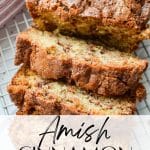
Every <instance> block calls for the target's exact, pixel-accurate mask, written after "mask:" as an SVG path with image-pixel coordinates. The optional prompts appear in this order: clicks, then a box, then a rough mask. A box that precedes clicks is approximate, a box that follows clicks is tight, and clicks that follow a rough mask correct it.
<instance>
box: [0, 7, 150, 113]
mask: <svg viewBox="0 0 150 150" xmlns="http://www.w3.org/2000/svg"><path fill="white" fill-rule="evenodd" d="M31 22H32V19H31V18H30V16H29V13H28V12H27V10H26V9H25V8H24V9H23V10H22V11H21V12H20V13H19V14H18V15H17V16H16V17H14V18H13V20H12V21H10V22H9V23H8V24H6V25H5V26H4V27H3V28H1V29H0V115H12V114H15V112H16V110H17V108H16V107H15V105H14V104H13V103H12V102H11V99H10V97H9V95H8V93H7V90H6V88H7V85H8V82H9V81H10V80H11V78H12V77H13V75H14V74H15V73H16V71H17V69H18V67H16V66H15V65H14V55H15V39H16V36H17V34H18V33H19V32H21V31H23V30H25V29H26V28H28V27H29V26H30V24H31ZM136 55H138V56H139V57H140V58H144V59H147V60H148V61H149V62H150V40H146V41H143V42H142V43H141V44H140V45H139V49H138V50H137V51H136ZM141 82H142V83H143V84H144V86H145V87H146V89H147V97H146V99H144V100H143V101H142V102H141V103H140V104H139V105H138V106H137V109H138V110H137V114H141V115H148V114H149V115H150V67H149V68H148V70H147V71H146V72H145V74H144V75H143V79H142V81H141Z"/></svg>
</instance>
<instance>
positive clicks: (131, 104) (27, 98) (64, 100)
mask: <svg viewBox="0 0 150 150" xmlns="http://www.w3.org/2000/svg"><path fill="white" fill-rule="evenodd" d="M142 89H143V88H141V87H140V91H138V94H137V92H136V95H141V94H139V92H142V91H143V90H142ZM8 92H9V93H10V96H11V98H12V100H13V102H14V103H15V104H16V105H17V106H18V108H19V111H18V114H22V115H27V114H32V115H35V114H36V115H48V114H52V115H55V114H60V115H64V114H67V115H68V114H78V115H81V114H91V115H131V114H133V113H134V111H135V110H136V96H135V95H134V94H132V96H122V97H118V98H117V97H116V98H111V97H107V98H106V97H103V96H98V95H97V94H92V93H87V92H86V91H83V90H81V89H79V88H77V87H76V86H73V85H68V84H64V83H63V82H60V81H58V82H56V81H52V80H44V79H42V78H41V77H40V76H38V75H36V73H35V72H33V71H31V70H30V69H29V68H28V67H22V68H21V69H20V70H19V71H18V73H17V74H16V75H15V77H14V78H13V79H12V81H11V83H10V85H9V86H8ZM142 93H143V92H142Z"/></svg>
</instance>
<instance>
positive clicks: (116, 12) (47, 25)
mask: <svg viewBox="0 0 150 150" xmlns="http://www.w3.org/2000/svg"><path fill="white" fill-rule="evenodd" d="M26 3H27V8H28V9H29V11H30V14H31V16H32V17H33V20H34V23H35V26H36V27H37V28H39V29H41V30H47V31H52V30H54V29H56V28H58V29H59V30H60V32H62V33H63V34H69V35H77V36H80V37H81V36H83V37H89V38H91V37H92V38H93V37H96V38H99V40H100V41H102V42H104V43H105V44H106V45H109V46H113V47H115V48H118V49H120V50H135V49H136V47H137V46H138V43H139V42H140V41H141V40H143V39H146V38H150V29H148V28H147V25H146V24H147V22H148V20H149V16H150V3H149V0H139V1H137V0H126V1H125V0H113V1H110V0H99V1H98V0H88V1H87V0H72V1H69V0H65V1H64V0H63V1H54V0H26ZM146 28H147V29H146Z"/></svg>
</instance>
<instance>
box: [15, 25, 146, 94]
mask: <svg viewBox="0 0 150 150" xmlns="http://www.w3.org/2000/svg"><path fill="white" fill-rule="evenodd" d="M21 63H24V64H26V65H27V64H28V65H30V67H31V70H33V71H36V72H37V74H39V75H40V76H42V78H45V79H55V80H58V79H65V80H67V81H68V82H73V83H75V84H76V85H77V86H79V87H80V88H83V89H86V90H88V91H93V92H95V93H97V94H100V95H104V96H111V95H113V96H114V95H124V94H125V93H126V92H128V91H129V90H133V89H135V88H136V86H137V84H138V82H139V80H140V79H141V75H142V73H143V72H144V71H145V69H146V68H147V65H148V63H147V61H146V60H140V59H138V58H137V57H135V56H133V55H132V54H128V53H123V52H119V51H117V50H114V49H112V48H105V47H103V46H99V45H97V44H94V42H92V41H87V40H80V39H76V38H73V37H68V36H62V35H60V34H59V33H51V32H42V31H39V30H37V29H34V28H31V29H28V30H27V31H25V32H22V33H21V34H20V35H18V38H17V52H16V58H15V64H16V65H20V64H21Z"/></svg>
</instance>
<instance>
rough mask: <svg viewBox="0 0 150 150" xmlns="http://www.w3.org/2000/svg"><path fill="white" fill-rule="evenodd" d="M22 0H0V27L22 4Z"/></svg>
mask: <svg viewBox="0 0 150 150" xmlns="http://www.w3.org/2000/svg"><path fill="white" fill-rule="evenodd" d="M24 3H25V2H24V0H0V28H1V27H2V26H3V25H4V24H5V23H6V22H7V21H8V20H9V19H11V18H12V17H14V16H15V15H16V13H17V12H18V11H19V10H20V9H21V8H22V7H23V6H24Z"/></svg>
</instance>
